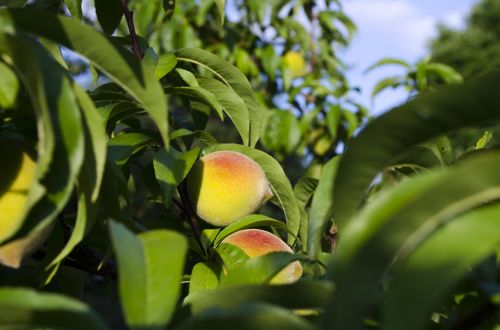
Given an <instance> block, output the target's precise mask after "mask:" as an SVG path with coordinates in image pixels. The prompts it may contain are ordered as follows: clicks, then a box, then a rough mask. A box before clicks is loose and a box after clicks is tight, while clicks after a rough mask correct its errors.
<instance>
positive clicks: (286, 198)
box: [206, 144, 300, 245]
mask: <svg viewBox="0 0 500 330" xmlns="http://www.w3.org/2000/svg"><path fill="white" fill-rule="evenodd" d="M220 150H232V151H237V152H241V153H242V154H245V155H247V156H248V157H250V158H252V159H253V160H255V161H256V162H257V164H259V165H260V166H261V167H262V169H263V170H264V173H265V174H266V177H267V179H268V180H269V183H270V185H271V190H272V191H273V194H274V198H276V199H277V200H278V202H279V204H280V206H281V209H282V210H283V212H284V213H285V218H286V223H287V226H288V229H290V231H291V233H292V235H289V236H288V244H290V245H293V244H294V243H295V239H296V237H297V235H298V233H299V228H300V210H299V206H298V204H297V200H296V199H295V195H294V194H293V190H292V185H291V184H290V181H288V177H287V176H286V174H285V172H283V169H282V168H281V166H280V164H279V163H278V162H277V161H276V160H275V159H274V158H273V157H271V156H269V155H268V154H266V153H265V152H263V151H260V150H257V149H252V148H249V147H245V146H242V145H238V144H219V145H215V146H211V147H208V148H207V149H206V151H207V153H208V152H213V151H220Z"/></svg>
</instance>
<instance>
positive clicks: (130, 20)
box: [120, 0, 142, 61]
mask: <svg viewBox="0 0 500 330" xmlns="http://www.w3.org/2000/svg"><path fill="white" fill-rule="evenodd" d="M120 4H121V6H122V9H123V14H124V15H125V19H126V21H127V26H128V30H129V32H130V40H131V42H132V51H133V52H134V54H135V56H136V57H137V59H138V60H139V61H141V60H142V53H141V49H140V48H139V41H138V39H137V34H136V33H135V25H134V12H133V11H130V9H128V6H127V0H120Z"/></svg>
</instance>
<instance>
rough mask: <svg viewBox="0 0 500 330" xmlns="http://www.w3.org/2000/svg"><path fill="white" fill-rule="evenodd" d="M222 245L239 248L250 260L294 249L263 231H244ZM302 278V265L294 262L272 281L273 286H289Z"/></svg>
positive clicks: (230, 237) (290, 251) (236, 233)
mask: <svg viewBox="0 0 500 330" xmlns="http://www.w3.org/2000/svg"><path fill="white" fill-rule="evenodd" d="M222 243H228V244H232V245H234V246H237V247H239V248H240V249H241V250H243V252H245V253H246V254H247V255H248V256H249V257H250V258H255V257H259V256H262V255H265V254H268V253H271V252H289V253H293V251H292V249H291V248H290V247H289V246H288V245H287V244H286V243H285V242H283V241H282V240H281V239H280V238H279V237H277V236H275V235H273V234H271V233H269V232H267V231H265V230H261V229H244V230H240V231H237V232H235V233H233V234H231V235H229V236H228V237H226V238H225V239H224V240H223V241H222ZM301 276H302V265H301V264H300V262H299V261H294V262H292V263H291V264H289V265H288V266H286V267H285V268H284V269H282V270H281V271H280V272H279V273H278V274H276V275H275V276H274V277H273V278H272V279H271V281H270V283H272V284H287V283H293V282H295V281H297V280H298V279H299V278H300V277H301Z"/></svg>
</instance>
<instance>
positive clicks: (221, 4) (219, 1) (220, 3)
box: [214, 0, 226, 26]
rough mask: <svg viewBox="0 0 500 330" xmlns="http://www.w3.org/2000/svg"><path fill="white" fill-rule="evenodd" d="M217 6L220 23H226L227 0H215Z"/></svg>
mask: <svg viewBox="0 0 500 330" xmlns="http://www.w3.org/2000/svg"><path fill="white" fill-rule="evenodd" d="M214 2H215V6H216V7H217V13H218V16H219V20H220V25H221V26H222V25H224V18H225V17H226V9H225V7H226V0H214Z"/></svg>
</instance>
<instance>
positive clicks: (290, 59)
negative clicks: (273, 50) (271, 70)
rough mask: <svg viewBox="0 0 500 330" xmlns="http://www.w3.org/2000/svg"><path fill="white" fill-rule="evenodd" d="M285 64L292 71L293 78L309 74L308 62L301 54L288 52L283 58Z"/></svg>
mask: <svg viewBox="0 0 500 330" xmlns="http://www.w3.org/2000/svg"><path fill="white" fill-rule="evenodd" d="M283 62H284V63H285V65H286V68H287V69H288V70H289V71H290V75H291V76H292V78H298V77H301V76H303V75H305V74H306V73H307V66H306V62H305V61H304V56H302V54H301V53H299V52H295V51H288V52H287V53H286V54H285V55H284V56H283Z"/></svg>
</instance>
